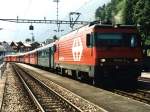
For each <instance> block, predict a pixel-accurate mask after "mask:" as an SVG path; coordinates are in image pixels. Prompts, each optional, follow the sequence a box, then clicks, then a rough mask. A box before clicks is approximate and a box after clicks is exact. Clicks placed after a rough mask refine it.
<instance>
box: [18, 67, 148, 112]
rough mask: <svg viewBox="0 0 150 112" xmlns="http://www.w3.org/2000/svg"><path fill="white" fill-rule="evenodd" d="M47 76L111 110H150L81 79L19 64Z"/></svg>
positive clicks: (115, 111) (123, 111) (140, 111)
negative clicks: (82, 81)
mask: <svg viewBox="0 0 150 112" xmlns="http://www.w3.org/2000/svg"><path fill="white" fill-rule="evenodd" d="M19 65H21V66H23V67H25V68H28V69H31V70H32V71H35V72H36V73H38V74H40V75H42V76H44V77H46V79H49V80H51V81H53V82H55V83H57V84H58V85H60V86H62V87H64V88H66V89H68V90H70V91H72V92H73V93H75V94H77V95H79V96H81V97H83V98H85V99H87V100H89V101H91V102H92V103H94V104H96V105H98V106H100V107H102V108H103V109H105V110H107V111H109V112H150V105H148V104H145V103H142V102H139V101H136V100H133V99H130V98H127V97H124V96H120V95H117V94H114V93H112V92H109V91H106V90H103V89H101V88H97V87H94V86H91V85H88V84H85V83H81V82H79V81H75V80H72V79H69V78H66V77H62V76H59V75H56V74H53V73H50V72H47V71H44V70H41V69H38V68H34V67H32V66H29V65H25V64H19Z"/></svg>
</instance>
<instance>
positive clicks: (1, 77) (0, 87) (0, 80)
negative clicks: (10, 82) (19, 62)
mask: <svg viewBox="0 0 150 112" xmlns="http://www.w3.org/2000/svg"><path fill="white" fill-rule="evenodd" d="M6 70H7V69H6ZM6 70H5V71H4V73H3V74H1V71H0V111H1V106H2V102H3V95H4V89H5V84H6V72H7V71H6Z"/></svg>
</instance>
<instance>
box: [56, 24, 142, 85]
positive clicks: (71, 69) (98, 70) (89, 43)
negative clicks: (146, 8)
mask: <svg viewBox="0 0 150 112" xmlns="http://www.w3.org/2000/svg"><path fill="white" fill-rule="evenodd" d="M56 46H57V50H56V52H55V65H56V68H59V70H60V71H61V72H63V74H64V73H65V72H66V73H67V74H70V75H73V76H75V77H77V78H78V79H84V78H91V79H93V83H98V82H99V81H101V80H105V79H111V80H119V81H120V80H122V81H132V82H134V81H136V80H137V78H138V76H140V74H141V60H142V48H141V38H140V36H139V34H138V32H137V29H136V27H134V26H123V25H120V26H112V25H93V26H85V27H83V28H81V29H78V30H76V31H73V32H71V33H69V34H67V35H65V36H63V37H62V38H60V39H59V41H58V42H57V43H56Z"/></svg>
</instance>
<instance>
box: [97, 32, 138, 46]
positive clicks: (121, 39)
mask: <svg viewBox="0 0 150 112" xmlns="http://www.w3.org/2000/svg"><path fill="white" fill-rule="evenodd" d="M95 45H96V46H97V47H137V46H138V39H137V35H136V34H132V33H96V34H95Z"/></svg>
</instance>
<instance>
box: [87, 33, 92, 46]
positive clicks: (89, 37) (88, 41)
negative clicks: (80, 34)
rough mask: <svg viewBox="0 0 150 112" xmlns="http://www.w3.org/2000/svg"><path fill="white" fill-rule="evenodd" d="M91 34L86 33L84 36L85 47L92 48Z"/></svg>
mask: <svg viewBox="0 0 150 112" xmlns="http://www.w3.org/2000/svg"><path fill="white" fill-rule="evenodd" d="M93 42H94V41H93V33H91V34H90V33H88V34H86V46H87V47H93V45H94V43H93Z"/></svg>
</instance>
